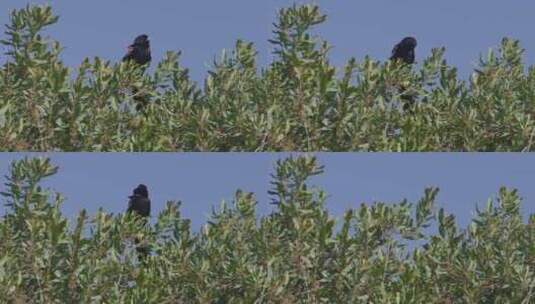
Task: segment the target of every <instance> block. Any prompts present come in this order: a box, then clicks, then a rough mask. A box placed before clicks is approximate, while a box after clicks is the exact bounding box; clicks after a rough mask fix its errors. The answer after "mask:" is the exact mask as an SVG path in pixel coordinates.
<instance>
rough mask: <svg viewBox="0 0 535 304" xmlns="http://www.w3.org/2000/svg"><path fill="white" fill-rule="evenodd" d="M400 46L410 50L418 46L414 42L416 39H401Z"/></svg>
mask: <svg viewBox="0 0 535 304" xmlns="http://www.w3.org/2000/svg"><path fill="white" fill-rule="evenodd" d="M401 45H404V46H406V47H410V48H415V47H416V46H417V45H418V42H416V38H414V37H405V38H403V40H401Z"/></svg>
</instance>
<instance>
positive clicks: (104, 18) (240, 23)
mask: <svg viewBox="0 0 535 304" xmlns="http://www.w3.org/2000/svg"><path fill="white" fill-rule="evenodd" d="M29 2H30V3H50V2H51V3H52V4H53V7H54V10H55V12H56V13H57V14H59V15H60V21H59V24H57V25H54V26H53V27H52V28H51V29H50V31H48V34H49V35H50V36H52V37H53V38H55V39H57V40H59V41H60V42H61V43H62V45H63V46H64V47H65V50H64V53H63V59H64V61H65V62H66V64H67V65H69V66H77V65H79V63H80V62H81V61H82V60H83V58H85V57H93V56H99V57H102V58H105V59H109V60H113V61H118V60H120V59H121V57H122V56H123V54H124V52H125V49H126V46H128V45H129V44H130V43H131V41H132V40H133V38H134V37H135V36H136V35H138V34H140V33H147V34H148V35H149V36H150V38H151V42H152V49H153V58H154V61H159V60H160V59H161V58H162V55H163V54H164V53H165V51H166V50H182V51H183V57H182V62H183V65H185V66H186V67H188V68H190V70H191V72H192V76H193V78H194V79H195V80H201V79H203V77H204V75H205V74H206V70H207V68H208V67H209V66H210V65H211V63H212V62H213V59H214V58H215V57H216V56H218V55H219V54H220V53H221V51H222V49H225V48H226V49H229V48H232V47H233V46H234V43H235V41H236V39H238V38H241V39H245V40H247V41H253V42H254V43H255V44H256V46H257V48H258V50H259V63H261V64H266V63H268V62H270V61H271V60H272V47H271V45H270V44H269V43H268V42H267V40H268V39H269V38H272V33H271V31H272V29H273V27H272V23H273V22H275V20H276V14H277V10H278V9H279V8H282V7H287V6H290V5H291V4H292V3H293V2H294V1H281V0H269V1H268V0H263V1H251V0H233V1H215V0H211V1H209V0H196V1H176V0H158V1H142V0H129V1H124V0H123V1H109V0H92V1H67V0H60V1H42V0H41V1H29ZM297 2H298V3H303V2H311V1H297ZM26 3H28V1H23V0H2V1H0V21H2V22H1V23H2V24H5V23H7V22H8V12H9V11H11V10H12V9H15V8H21V7H23V6H24V5H25V4H26ZM314 3H318V4H319V5H320V6H321V8H322V10H323V11H324V12H325V13H327V14H328V15H329V19H328V21H327V23H325V24H323V25H322V26H320V28H319V30H318V33H319V34H320V35H321V36H322V37H323V38H325V39H326V40H328V41H329V42H330V43H331V44H332V45H333V46H334V49H333V50H332V53H331V59H332V62H333V63H334V64H335V65H336V66H338V67H341V66H342V65H343V64H344V63H345V62H347V60H348V59H349V58H350V57H356V58H357V59H362V58H363V57H364V56H365V55H367V54H368V55H371V56H372V57H374V58H377V59H381V60H384V59H386V58H388V56H389V55H390V51H391V49H392V46H393V45H394V44H395V43H397V42H398V41H399V40H401V38H403V37H404V36H407V35H414V36H415V37H417V39H418V42H419V46H418V48H417V58H418V61H419V62H421V61H422V60H421V59H422V58H423V57H427V56H428V55H429V54H430V49H431V48H432V47H440V46H446V47H447V52H446V58H447V59H448V61H449V62H450V63H451V64H453V65H455V66H457V67H459V71H460V76H461V77H463V78H467V76H468V75H469V73H470V72H471V71H472V68H473V67H474V66H475V65H476V64H477V62H478V59H479V55H480V54H486V53H487V51H488V49H489V48H490V47H495V46H497V45H499V43H500V41H501V39H502V37H504V36H508V37H512V38H516V39H520V40H521V43H522V46H523V47H524V48H526V49H527V52H526V57H525V58H526V62H527V63H529V64H533V63H534V62H535V37H534V36H533V26H534V19H533V12H535V1H526V0H509V1H499V0H473V1H463V0H450V1H424V0H407V1H399V0H367V1H344V0H329V1H314ZM4 38H5V37H4ZM0 60H2V59H0ZM153 66H154V64H153Z"/></svg>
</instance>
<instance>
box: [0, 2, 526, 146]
mask: <svg viewBox="0 0 535 304" xmlns="http://www.w3.org/2000/svg"><path fill="white" fill-rule="evenodd" d="M57 20H58V18H57V17H56V16H54V15H53V13H52V10H51V8H50V7H46V6H44V7H40V6H27V7H26V8H24V9H21V10H15V11H13V12H12V14H11V24H10V25H7V31H6V34H7V39H5V40H4V41H3V43H4V44H5V45H6V46H7V48H8V49H9V52H8V53H7V55H8V58H7V62H6V63H5V64H4V66H3V67H2V68H1V70H0V149H2V150H47V151H50V150H61V151H296V150H297V151H532V150H535V148H534V146H533V139H534V135H535V123H534V120H533V113H534V111H535V106H534V105H535V103H534V101H535V69H534V68H533V67H532V66H531V67H529V68H526V67H525V66H524V64H523V63H522V53H523V50H522V49H521V47H520V46H519V42H518V41H515V40H511V39H503V41H502V43H501V45H500V47H499V50H498V51H491V52H489V53H488V55H487V56H486V57H482V58H481V60H480V63H479V67H478V68H477V69H476V70H475V71H474V73H473V74H472V76H471V77H470V79H469V80H467V81H465V80H461V79H459V78H458V76H457V70H456V68H454V67H451V66H449V65H448V64H447V62H446V61H445V60H444V59H443V55H444V52H445V48H437V49H434V50H433V51H432V54H431V55H430V56H429V57H428V58H425V59H423V60H420V62H422V64H421V66H420V67H419V68H415V69H412V68H410V67H408V66H405V65H402V64H397V63H392V62H389V61H387V62H379V61H376V60H373V59H371V58H369V57H366V58H364V59H363V60H362V61H357V60H355V59H350V60H349V61H348V63H347V64H346V65H345V66H344V67H341V68H340V69H339V70H337V69H336V68H335V67H334V66H332V65H331V64H330V63H329V58H328V55H329V49H330V46H329V44H328V43H327V42H325V41H322V40H321V39H320V38H318V37H315V36H313V35H312V34H311V30H312V29H313V28H314V27H315V26H317V25H319V24H321V23H322V22H324V21H325V20H326V16H325V15H323V14H322V13H321V12H320V10H319V9H318V7H317V6H311V5H303V6H297V5H294V6H292V7H290V8H284V9H281V10H280V12H279V19H278V21H277V22H276V23H275V30H274V36H273V37H272V39H271V40H270V42H271V43H272V44H273V46H274V47H275V55H276V58H275V59H274V61H273V62H272V63H271V64H269V65H268V66H266V67H259V66H258V65H257V64H256V50H255V47H254V45H253V44H252V43H248V42H245V41H237V42H236V46H235V48H234V50H232V51H230V52H225V53H223V55H222V56H221V57H220V59H219V60H216V62H214V64H213V67H212V68H211V70H210V71H209V74H208V75H207V77H206V79H205V80H204V84H203V86H202V87H201V86H198V85H196V84H195V83H194V82H192V80H191V79H190V77H189V76H188V70H187V69H185V68H184V67H182V66H181V65H180V63H179V58H180V52H178V53H177V52H168V53H167V55H166V56H165V58H164V59H163V60H162V61H161V62H159V63H156V64H155V65H156V68H155V70H154V72H152V73H150V74H144V73H143V72H142V71H141V70H142V69H139V68H137V67H135V66H133V64H124V63H110V62H105V61H103V60H101V59H99V58H94V59H85V60H84V61H83V62H82V63H81V65H80V66H79V67H78V68H76V69H75V70H74V71H71V70H70V69H69V68H67V67H65V66H64V65H63V63H62V62H61V60H60V52H61V47H60V45H59V43H57V42H55V41H49V40H47V39H44V38H43V37H42V35H41V34H40V33H41V31H42V30H43V29H44V28H45V27H47V26H49V25H52V24H54V23H55V22H56V21H57ZM385 52H388V50H385ZM118 55H122V54H118ZM399 88H405V90H406V91H403V92H401V91H400V89H399ZM404 94H405V96H406V95H407V94H410V95H411V96H414V99H415V101H416V104H417V105H416V106H415V107H413V108H412V109H410V111H405V112H404V111H403V110H402V108H403V107H402V106H403V104H402V103H403V98H402V97H403V96H404ZM141 96H142V97H143V98H145V99H146V100H147V101H149V103H150V106H148V107H146V108H145V109H144V110H143V111H141V112H137V111H136V110H135V102H136V101H135V99H136V98H137V99H139V98H141Z"/></svg>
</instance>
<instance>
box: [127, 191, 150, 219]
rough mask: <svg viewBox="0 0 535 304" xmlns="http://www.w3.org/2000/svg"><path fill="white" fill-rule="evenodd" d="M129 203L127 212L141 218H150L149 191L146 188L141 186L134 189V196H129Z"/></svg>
mask: <svg viewBox="0 0 535 304" xmlns="http://www.w3.org/2000/svg"><path fill="white" fill-rule="evenodd" d="M129 198H130V201H129V202H128V210H127V212H129V213H132V212H134V213H135V214H137V215H139V216H141V217H148V216H150V199H149V191H148V190H147V186H145V185H143V184H141V185H139V186H137V188H136V189H134V194H133V195H131V196H129Z"/></svg>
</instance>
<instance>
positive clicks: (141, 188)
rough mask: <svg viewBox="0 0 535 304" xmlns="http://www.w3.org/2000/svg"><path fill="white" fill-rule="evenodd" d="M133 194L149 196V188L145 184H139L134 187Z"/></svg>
mask: <svg viewBox="0 0 535 304" xmlns="http://www.w3.org/2000/svg"><path fill="white" fill-rule="evenodd" d="M134 195H139V196H142V197H146V198H148V197H149V190H148V189H147V186H145V185H143V184H140V185H139V186H137V187H136V189H134Z"/></svg>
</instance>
